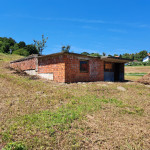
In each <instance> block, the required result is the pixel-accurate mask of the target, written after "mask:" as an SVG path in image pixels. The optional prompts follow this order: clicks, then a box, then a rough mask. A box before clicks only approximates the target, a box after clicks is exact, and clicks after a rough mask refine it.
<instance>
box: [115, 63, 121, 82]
mask: <svg viewBox="0 0 150 150" xmlns="http://www.w3.org/2000/svg"><path fill="white" fill-rule="evenodd" d="M119 76H120V64H119V63H115V64H114V81H120V78H119Z"/></svg>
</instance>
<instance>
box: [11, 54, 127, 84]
mask: <svg viewBox="0 0 150 150" xmlns="http://www.w3.org/2000/svg"><path fill="white" fill-rule="evenodd" d="M127 62H129V60H127V59H122V58H118V57H108V56H102V57H92V56H85V55H81V54H75V53H66V52H61V53H56V54H51V55H44V56H38V55H32V56H29V57H26V58H22V59H19V60H16V61H13V62H10V67H11V68H14V69H16V70H22V71H25V72H26V73H28V74H30V75H38V76H40V77H43V78H46V79H50V80H53V81H56V82H66V83H69V82H89V81H123V80H124V63H127Z"/></svg>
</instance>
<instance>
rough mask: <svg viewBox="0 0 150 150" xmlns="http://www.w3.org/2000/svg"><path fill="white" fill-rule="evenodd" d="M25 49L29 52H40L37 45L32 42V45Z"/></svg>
mask: <svg viewBox="0 0 150 150" xmlns="http://www.w3.org/2000/svg"><path fill="white" fill-rule="evenodd" d="M25 49H26V50H27V51H28V52H29V54H30V55H31V54H39V51H38V50H37V48H36V47H35V45H33V44H31V45H27V46H26V47H25Z"/></svg>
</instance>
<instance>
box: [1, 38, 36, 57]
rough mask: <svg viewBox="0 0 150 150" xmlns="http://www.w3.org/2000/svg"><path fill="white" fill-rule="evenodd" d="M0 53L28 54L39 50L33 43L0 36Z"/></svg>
mask: <svg viewBox="0 0 150 150" xmlns="http://www.w3.org/2000/svg"><path fill="white" fill-rule="evenodd" d="M0 53H9V54H18V55H22V56H28V55H31V54H38V53H39V52H38V50H37V48H36V47H35V45H33V44H29V45H27V44H26V43H25V42H24V41H20V42H19V43H17V42H16V41H15V40H14V39H13V38H7V37H0Z"/></svg>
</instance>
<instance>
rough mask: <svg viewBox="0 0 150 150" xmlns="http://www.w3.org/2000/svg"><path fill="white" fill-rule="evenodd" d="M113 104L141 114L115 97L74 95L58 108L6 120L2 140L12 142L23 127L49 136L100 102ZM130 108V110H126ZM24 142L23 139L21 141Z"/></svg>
mask: <svg viewBox="0 0 150 150" xmlns="http://www.w3.org/2000/svg"><path fill="white" fill-rule="evenodd" d="M102 103H103V104H113V105H114V106H116V107H119V108H121V110H122V113H124V114H125V113H128V114H138V115H142V113H143V112H144V111H143V110H142V109H140V108H138V107H135V106H133V107H132V106H129V105H126V104H124V103H123V102H122V101H120V100H117V99H105V98H104V99H100V98H97V97H96V96H90V95H88V96H83V97H76V98H75V97H74V98H72V100H70V102H69V103H68V104H66V105H63V106H62V107H61V108H58V109H57V110H56V111H50V110H45V111H42V112H40V113H33V114H28V115H24V116H21V117H18V118H14V119H12V120H9V121H8V122H7V124H8V127H7V131H3V132H2V137H3V138H2V139H3V141H5V142H6V141H7V142H12V141H13V139H14V138H13V136H14V135H16V134H17V130H19V129H20V128H24V131H25V132H31V130H32V128H34V129H36V130H41V131H47V132H48V134H49V136H51V137H53V136H55V133H56V132H58V131H64V130H68V129H69V128H71V124H72V123H73V122H74V121H75V120H78V121H80V120H82V119H83V118H84V117H85V116H86V114H90V113H92V112H99V111H100V110H101V109H103V108H102V106H101V104H102ZM126 108H130V109H131V110H132V111H128V109H126ZM23 142H25V141H23Z"/></svg>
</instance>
